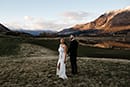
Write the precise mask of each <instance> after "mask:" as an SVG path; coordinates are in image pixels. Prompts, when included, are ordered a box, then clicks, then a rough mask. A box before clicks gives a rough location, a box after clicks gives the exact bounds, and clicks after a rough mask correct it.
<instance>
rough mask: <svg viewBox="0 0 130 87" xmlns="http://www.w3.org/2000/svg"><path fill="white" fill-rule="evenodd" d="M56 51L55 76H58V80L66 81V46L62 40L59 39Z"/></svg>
mask: <svg viewBox="0 0 130 87" xmlns="http://www.w3.org/2000/svg"><path fill="white" fill-rule="evenodd" d="M58 51H59V59H58V63H57V72H56V75H58V76H59V78H62V79H67V76H66V56H67V46H66V45H65V41H64V39H63V38H61V39H60V45H59V49H58Z"/></svg>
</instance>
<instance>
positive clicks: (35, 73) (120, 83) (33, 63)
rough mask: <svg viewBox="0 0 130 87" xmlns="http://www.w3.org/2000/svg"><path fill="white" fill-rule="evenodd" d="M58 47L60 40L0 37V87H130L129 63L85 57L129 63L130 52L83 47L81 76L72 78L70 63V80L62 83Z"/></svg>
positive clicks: (80, 49) (80, 59) (68, 73)
mask: <svg viewBox="0 0 130 87" xmlns="http://www.w3.org/2000/svg"><path fill="white" fill-rule="evenodd" d="M58 43H59V40H56V39H45V38H42V39H36V38H18V37H17V38H16V37H0V87H130V78H129V77H130V61H129V60H121V61H120V60H115V59H114V60H113V59H106V58H105V59H106V60H103V59H96V58H95V59H94V58H88V57H85V56H93V57H100V58H102V57H110V58H122V59H123V58H127V59H129V58H130V51H129V50H118V49H116V50H113V49H101V48H92V47H87V46H81V45H80V46H79V50H78V55H79V56H84V57H83V58H81V57H79V58H78V61H77V62H78V71H79V73H78V75H76V76H72V75H71V73H70V72H71V70H70V62H69V61H67V75H68V77H69V79H68V80H61V79H59V78H58V77H57V76H56V75H55V73H56V63H57V58H58V55H57V48H58ZM21 49H22V52H21ZM50 54H51V55H50ZM19 55H20V56H19ZM12 56H13V57H12ZM52 57H54V58H52Z"/></svg>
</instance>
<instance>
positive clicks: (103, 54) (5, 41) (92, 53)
mask: <svg viewBox="0 0 130 87" xmlns="http://www.w3.org/2000/svg"><path fill="white" fill-rule="evenodd" d="M23 43H27V44H34V45H38V46H41V47H45V48H48V49H50V50H52V51H55V52H56V53H57V48H58V45H59V40H57V39H44V38H43V39H36V38H9V37H8V38H3V37H0V56H10V55H13V56H15V55H16V56H17V55H19V50H20V45H21V44H23ZM78 56H80V57H84V56H87V57H99V58H125V59H129V58H130V50H123V49H121V50H120V49H114V50H113V49H110V48H109V49H103V48H94V47H88V46H82V45H80V46H79V49H78Z"/></svg>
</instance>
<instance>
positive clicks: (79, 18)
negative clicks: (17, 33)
mask: <svg viewBox="0 0 130 87" xmlns="http://www.w3.org/2000/svg"><path fill="white" fill-rule="evenodd" d="M90 15H91V14H90V13H88V12H83V11H80V12H75V11H68V12H63V13H61V14H60V16H58V17H57V18H55V19H53V20H50V19H45V18H43V17H32V16H24V17H23V18H22V19H19V20H17V21H11V22H7V23H6V25H8V27H9V28H10V29H12V30H19V29H27V30H47V29H51V30H61V29H65V28H69V27H72V26H74V25H76V24H80V23H81V24H82V23H86V22H87V20H88V19H89V18H90V17H89V16H90Z"/></svg>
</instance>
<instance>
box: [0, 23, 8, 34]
mask: <svg viewBox="0 0 130 87" xmlns="http://www.w3.org/2000/svg"><path fill="white" fill-rule="evenodd" d="M9 31H10V30H9V29H8V28H7V27H5V26H4V25H3V24H1V23H0V33H3V32H9Z"/></svg>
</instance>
